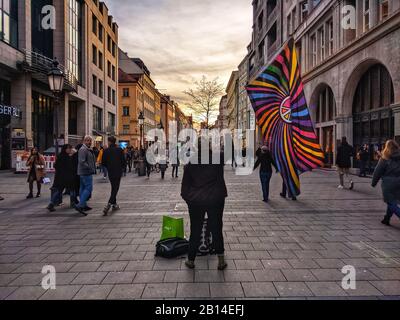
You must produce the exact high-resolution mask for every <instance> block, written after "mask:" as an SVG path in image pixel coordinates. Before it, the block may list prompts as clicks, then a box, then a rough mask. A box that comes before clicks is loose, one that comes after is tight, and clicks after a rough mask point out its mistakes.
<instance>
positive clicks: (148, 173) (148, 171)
mask: <svg viewBox="0 0 400 320" xmlns="http://www.w3.org/2000/svg"><path fill="white" fill-rule="evenodd" d="M143 152H144V162H145V165H146V173H147V179H150V174H151V171H152V167H153V166H152V165H151V163H150V160H149V159H148V155H147V152H146V151H143Z"/></svg>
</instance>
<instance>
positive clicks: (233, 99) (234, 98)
mask: <svg viewBox="0 0 400 320" xmlns="http://www.w3.org/2000/svg"><path fill="white" fill-rule="evenodd" d="M226 95H227V102H226V103H227V106H226V109H227V129H230V130H231V131H232V132H233V131H234V130H235V129H237V128H238V102H239V71H233V72H232V74H231V77H230V79H229V82H228V85H227V87H226Z"/></svg>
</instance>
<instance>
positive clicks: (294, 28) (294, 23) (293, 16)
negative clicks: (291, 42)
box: [292, 7, 297, 33]
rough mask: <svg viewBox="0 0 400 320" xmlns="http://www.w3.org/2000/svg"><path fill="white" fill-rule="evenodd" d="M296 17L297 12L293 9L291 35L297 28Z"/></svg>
mask: <svg viewBox="0 0 400 320" xmlns="http://www.w3.org/2000/svg"><path fill="white" fill-rule="evenodd" d="M296 15H297V11H296V7H294V9H293V11H292V33H294V32H295V31H296V28H297V24H296Z"/></svg>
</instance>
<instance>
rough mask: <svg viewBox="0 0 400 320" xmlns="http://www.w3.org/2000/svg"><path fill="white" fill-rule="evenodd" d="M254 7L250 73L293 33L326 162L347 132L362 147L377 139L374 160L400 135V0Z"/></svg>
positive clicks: (259, 3)
mask: <svg viewBox="0 0 400 320" xmlns="http://www.w3.org/2000/svg"><path fill="white" fill-rule="evenodd" d="M345 6H347V7H346V8H345ZM348 6H350V7H348ZM253 8H254V10H253V11H254V26H253V31H254V32H253V41H252V44H251V46H250V62H249V73H250V77H252V78H254V77H255V76H256V75H257V73H258V72H260V71H261V69H262V68H263V67H265V66H266V65H267V64H269V62H270V61H271V60H272V59H273V57H274V55H275V54H276V53H277V52H278V51H279V50H280V48H281V46H282V44H284V43H285V41H286V40H287V39H288V38H289V37H291V36H292V37H293V38H294V40H295V43H296V48H297V50H298V54H299V56H300V63H301V70H302V77H303V81H304V85H305V88H304V90H305V94H306V99H307V102H308V104H309V106H310V109H311V112H312V116H313V119H314V120H315V122H316V127H317V132H318V135H319V137H320V142H321V145H322V146H323V149H324V151H325V152H326V164H327V165H328V166H330V165H333V164H334V161H335V150H336V148H337V145H338V141H339V140H340V139H341V137H343V136H346V137H347V138H348V140H349V142H350V143H352V144H353V145H354V146H355V147H356V149H357V148H359V147H360V146H361V145H363V144H368V145H370V147H371V150H372V151H373V152H371V163H372V165H374V164H375V163H376V152H375V151H377V150H380V149H381V148H382V145H383V143H384V142H385V141H386V140H387V139H390V138H394V137H396V138H397V139H399V138H400V60H399V59H397V56H396V55H395V54H394V53H396V52H399V51H400V42H399V41H398V40H399V39H400V0H391V1H388V0H363V1H361V0H357V1H356V0H343V1H338V0H336V1H334V0H308V1H298V0H291V1H290V0H289V1H279V0H276V1H266V0H263V1H261V0H258V1H256V0H255V1H254V2H253ZM349 8H350V10H349ZM352 11H354V13H355V14H354V16H352V15H351V13H352ZM342 22H344V23H343V24H342ZM346 25H347V26H346ZM354 165H355V166H357V165H358V164H357V162H355V163H354Z"/></svg>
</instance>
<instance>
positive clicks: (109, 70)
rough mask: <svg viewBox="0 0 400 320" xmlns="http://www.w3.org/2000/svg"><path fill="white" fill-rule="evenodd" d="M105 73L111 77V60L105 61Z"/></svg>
mask: <svg viewBox="0 0 400 320" xmlns="http://www.w3.org/2000/svg"><path fill="white" fill-rule="evenodd" d="M107 75H108V77H109V78H111V62H110V61H108V62H107Z"/></svg>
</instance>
